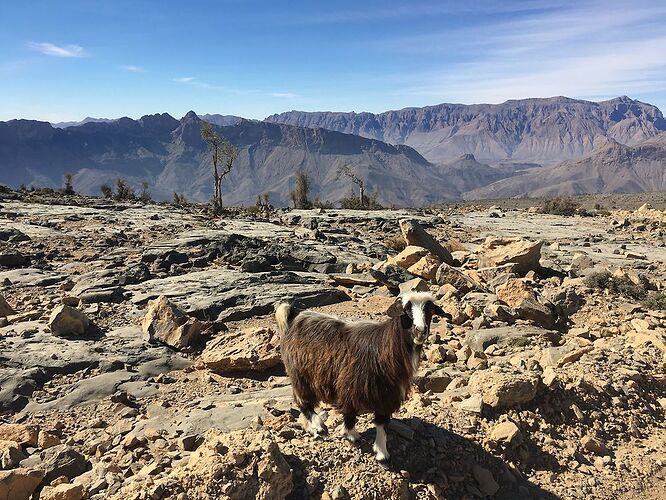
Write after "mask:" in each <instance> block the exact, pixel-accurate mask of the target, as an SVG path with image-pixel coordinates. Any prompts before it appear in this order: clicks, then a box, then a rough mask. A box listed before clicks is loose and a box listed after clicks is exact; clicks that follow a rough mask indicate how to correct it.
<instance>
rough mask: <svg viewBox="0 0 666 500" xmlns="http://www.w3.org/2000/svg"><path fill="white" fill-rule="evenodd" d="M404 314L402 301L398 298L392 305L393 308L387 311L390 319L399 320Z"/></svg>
mask: <svg viewBox="0 0 666 500" xmlns="http://www.w3.org/2000/svg"><path fill="white" fill-rule="evenodd" d="M404 312H405V310H404V309H403V308H402V300H400V299H399V298H398V299H396V301H395V302H394V303H393V304H391V307H389V308H388V309H387V310H386V315H387V316H388V317H389V318H399V317H400V316H402V315H403V314H404Z"/></svg>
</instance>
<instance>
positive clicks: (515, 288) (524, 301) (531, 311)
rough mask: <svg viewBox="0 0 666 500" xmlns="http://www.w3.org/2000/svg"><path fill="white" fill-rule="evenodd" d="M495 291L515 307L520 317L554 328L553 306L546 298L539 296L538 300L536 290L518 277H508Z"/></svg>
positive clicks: (555, 319)
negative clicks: (550, 305)
mask: <svg viewBox="0 0 666 500" xmlns="http://www.w3.org/2000/svg"><path fill="white" fill-rule="evenodd" d="M496 293H497V297H498V298H499V299H500V300H501V301H502V302H504V303H505V304H507V305H508V306H509V307H511V308H513V309H515V310H516V311H517V312H518V314H519V316H520V317H521V318H523V319H527V320H530V321H532V322H533V323H534V324H535V325H538V326H541V327H543V328H548V329H553V328H555V326H556V324H557V317H556V315H555V313H554V312H553V309H554V307H549V304H547V301H546V299H543V298H541V299H542V300H541V301H540V300H539V297H538V296H537V294H536V292H535V291H534V290H532V289H531V288H530V287H529V285H528V284H527V283H526V282H524V281H523V280H521V279H520V278H509V279H508V280H507V281H506V283H504V284H503V285H501V286H499V287H497V289H496ZM543 302H546V304H544V303H543Z"/></svg>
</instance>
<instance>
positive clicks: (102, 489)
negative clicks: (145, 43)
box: [0, 190, 666, 500]
mask: <svg viewBox="0 0 666 500" xmlns="http://www.w3.org/2000/svg"><path fill="white" fill-rule="evenodd" d="M665 235H666V214H665V213H664V212H662V211H659V210H651V209H650V208H649V207H647V206H644V207H642V208H641V209H639V210H637V211H635V212H619V211H615V212H612V213H610V214H607V215H598V216H596V217H585V218H580V217H569V218H567V217H557V216H548V215H541V214H538V213H534V212H533V211H530V210H510V211H502V210H499V209H496V208H494V209H490V210H488V209H485V210H482V211H479V210H477V209H474V208H470V207H466V206H462V207H457V208H456V209H455V210H453V209H452V210H448V211H441V212H436V211H431V210H419V211H416V210H409V211H408V210H385V211H375V212H362V211H338V210H326V211H320V210H308V211H306V210H301V211H290V210H279V211H270V210H269V211H265V212H263V213H260V214H254V213H249V212H247V211H244V210H236V211H235V212H234V213H233V215H230V216H226V217H223V218H216V217H214V216H212V215H211V214H209V213H208V214H207V213H202V212H201V207H186V208H176V207H171V206H165V205H156V204H146V205H140V204H124V203H115V202H110V201H105V200H100V199H93V198H86V197H83V196H70V197H66V196H58V197H49V196H48V195H43V194H40V193H20V192H13V191H10V190H0V498H2V499H3V500H4V499H7V500H29V499H40V500H55V499H67V500H82V499H91V500H102V499H115V500H148V499H151V500H152V499H174V498H175V499H183V500H185V499H193V500H195V499H196V500H199V499H201V500H204V499H211V498H233V499H241V498H243V499H244V498H264V499H276V500H278V499H285V498H289V499H300V498H315V499H319V498H321V499H324V500H332V499H351V498H354V499H356V498H363V499H365V498H369V499H372V498H382V499H384V498H385V499H390V500H412V499H427V500H435V499H440V498H498V499H517V498H519V499H528V498H535V499H537V498H538V499H556V498H567V499H568V498H594V499H602V500H603V499H622V500H637V499H639V498H651V499H652V498H655V499H660V498H663V492H664V491H665V490H664V477H665V476H664V473H665V472H666V469H665V464H666V371H665V366H666V365H665V361H666V313H665V312H664V310H663V309H664V307H666V302H665V301H664V287H665V286H666V264H665V263H666V249H664V242H665V237H666V236H665ZM399 242H401V243H402V245H403V246H404V249H403V250H401V251H399V252H398V250H397V249H396V246H398V243H399ZM600 273H601V275H602V276H604V278H603V279H600V278H599V274H600ZM411 289H417V290H428V291H430V292H431V293H432V294H434V295H435V297H436V300H437V303H438V304H439V305H440V306H441V307H442V308H444V309H445V310H446V311H447V312H448V313H449V314H450V315H451V317H452V318H451V320H450V321H449V320H443V319H442V320H435V321H434V322H433V324H432V328H431V331H430V335H429V337H428V338H427V340H426V343H425V344H424V346H423V352H422V356H421V359H420V360H419V361H420V365H419V369H418V373H417V376H416V378H415V380H414V383H413V385H412V387H411V391H410V393H409V395H408V397H407V399H406V401H405V402H404V404H403V406H402V407H401V409H400V410H399V411H398V412H396V414H394V415H393V416H392V417H393V418H392V420H391V423H390V424H389V426H388V451H389V453H390V454H391V461H390V463H389V464H388V466H386V467H382V466H381V465H380V464H378V463H377V462H376V461H375V459H374V456H373V451H372V442H373V441H374V439H375V430H374V427H373V424H372V415H362V416H361V417H360V419H359V422H358V425H357V429H358V430H359V432H360V437H361V439H360V441H358V442H357V443H356V444H352V443H350V442H348V441H346V440H344V439H342V438H341V437H340V436H338V435H337V433H336V432H335V431H334V430H335V429H336V427H337V426H338V425H339V424H341V423H342V416H341V415H339V414H338V413H337V412H336V411H335V410H334V409H333V408H330V407H328V406H327V405H324V406H323V407H322V408H321V409H320V416H321V418H322V420H323V421H324V422H325V423H326V425H327V426H328V428H329V429H330V431H331V434H330V435H329V436H324V437H322V438H319V439H315V438H313V437H312V436H311V435H310V434H308V433H306V432H305V431H304V430H303V429H302V428H301V426H300V425H299V423H298V415H299V413H298V411H297V409H296V406H295V404H294V402H293V399H292V394H291V387H290V380H289V378H288V377H287V376H286V374H285V371H284V368H283V366H282V363H281V355H280V348H279V338H278V335H277V334H276V331H275V323H274V318H273V315H272V311H273V304H274V303H275V302H276V301H278V300H282V299H285V298H288V297H292V298H295V299H297V300H298V301H299V302H301V303H302V304H303V305H305V306H306V307H308V308H312V309H315V310H318V311H321V312H324V313H328V314H335V315H339V316H341V317H344V318H347V319H363V320H381V319H383V318H385V311H386V309H387V307H388V306H389V305H390V304H391V303H392V302H393V301H394V300H395V295H396V294H397V293H399V292H400V291H404V290H411Z"/></svg>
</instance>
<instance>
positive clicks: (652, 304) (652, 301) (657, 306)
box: [641, 292, 666, 311]
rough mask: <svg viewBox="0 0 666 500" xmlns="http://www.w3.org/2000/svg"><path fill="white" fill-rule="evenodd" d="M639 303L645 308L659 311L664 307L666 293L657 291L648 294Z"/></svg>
mask: <svg viewBox="0 0 666 500" xmlns="http://www.w3.org/2000/svg"><path fill="white" fill-rule="evenodd" d="M641 305H642V306H643V307H645V308H646V309H651V310H653V311H661V310H665V309H666V293H664V292H657V293H653V294H650V295H649V296H648V297H647V298H645V299H644V300H643V302H641Z"/></svg>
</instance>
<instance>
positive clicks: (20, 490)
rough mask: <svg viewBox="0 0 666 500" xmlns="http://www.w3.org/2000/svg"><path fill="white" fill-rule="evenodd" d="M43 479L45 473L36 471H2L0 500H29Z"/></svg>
mask: <svg viewBox="0 0 666 500" xmlns="http://www.w3.org/2000/svg"><path fill="white" fill-rule="evenodd" d="M43 478H44V472H43V471H41V470H35V469H26V468H18V469H12V470H6V471H0V500H29V499H30V498H32V493H33V492H34V491H35V490H36V489H37V486H39V484H40V483H41V482H42V479H43Z"/></svg>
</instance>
